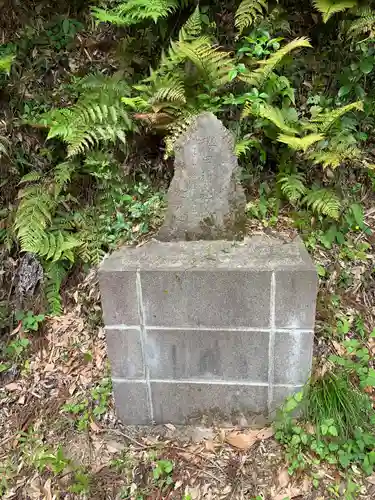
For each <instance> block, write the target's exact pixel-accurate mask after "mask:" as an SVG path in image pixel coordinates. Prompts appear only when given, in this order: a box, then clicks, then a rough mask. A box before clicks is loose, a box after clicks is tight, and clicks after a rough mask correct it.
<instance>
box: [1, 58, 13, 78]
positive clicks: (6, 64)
mask: <svg viewBox="0 0 375 500" xmlns="http://www.w3.org/2000/svg"><path fill="white" fill-rule="evenodd" d="M15 57H16V56H15V55H14V54H6V55H3V56H0V73H6V74H7V75H9V74H10V70H11V67H12V63H13V60H14V58H15Z"/></svg>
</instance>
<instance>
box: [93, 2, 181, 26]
mask: <svg viewBox="0 0 375 500" xmlns="http://www.w3.org/2000/svg"><path fill="white" fill-rule="evenodd" d="M177 7H178V2H177V0H152V1H150V0H127V1H125V2H122V3H120V4H119V5H117V6H116V7H115V8H113V9H101V8H99V7H94V8H93V9H92V11H91V13H92V15H93V17H95V18H96V19H97V20H98V21H99V22H106V23H112V24H116V25H119V26H131V25H133V24H138V23H140V22H142V21H145V20H149V19H151V20H153V21H154V22H155V23H156V22H157V21H158V20H159V19H161V18H165V17H167V16H168V15H169V14H170V13H172V12H173V11H175V10H176V9H177Z"/></svg>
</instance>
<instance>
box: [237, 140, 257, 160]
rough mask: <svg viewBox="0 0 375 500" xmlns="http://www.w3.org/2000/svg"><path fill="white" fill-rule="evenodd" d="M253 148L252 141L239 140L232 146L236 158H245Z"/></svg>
mask: <svg viewBox="0 0 375 500" xmlns="http://www.w3.org/2000/svg"><path fill="white" fill-rule="evenodd" d="M253 146H254V140H253V139H240V140H239V141H237V142H236V144H235V146H234V154H235V155H236V156H237V158H240V157H241V156H245V155H246V154H247V153H248V152H249V151H250V150H251V148H252V147H253Z"/></svg>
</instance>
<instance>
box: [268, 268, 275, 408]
mask: <svg viewBox="0 0 375 500" xmlns="http://www.w3.org/2000/svg"><path fill="white" fill-rule="evenodd" d="M275 316H276V275H275V271H273V272H272V275H271V286H270V331H269V344H268V412H269V413H271V411H272V404H273V396H274V375H275V334H276V318H275Z"/></svg>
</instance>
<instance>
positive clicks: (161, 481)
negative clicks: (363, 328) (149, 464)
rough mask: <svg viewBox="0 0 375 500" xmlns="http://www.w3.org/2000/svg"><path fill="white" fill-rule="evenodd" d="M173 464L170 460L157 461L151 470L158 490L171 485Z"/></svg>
mask: <svg viewBox="0 0 375 500" xmlns="http://www.w3.org/2000/svg"><path fill="white" fill-rule="evenodd" d="M172 473H173V462H171V461H170V460H158V461H157V462H155V465H154V467H153V469H152V476H153V478H154V481H155V482H156V484H157V487H158V488H159V489H160V490H163V489H164V488H166V487H168V486H170V485H171V484H173V478H172Z"/></svg>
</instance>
